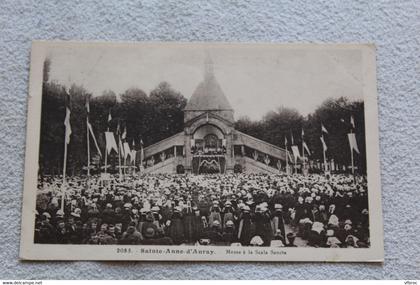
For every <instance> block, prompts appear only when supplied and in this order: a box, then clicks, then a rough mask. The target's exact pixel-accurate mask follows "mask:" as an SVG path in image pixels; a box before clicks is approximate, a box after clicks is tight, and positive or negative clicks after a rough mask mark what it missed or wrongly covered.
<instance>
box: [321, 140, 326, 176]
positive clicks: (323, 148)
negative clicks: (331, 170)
mask: <svg viewBox="0 0 420 285" xmlns="http://www.w3.org/2000/svg"><path fill="white" fill-rule="evenodd" d="M322 141H324V135H322ZM322 154H323V156H324V174H327V159H326V158H325V147H324V145H323V146H322Z"/></svg>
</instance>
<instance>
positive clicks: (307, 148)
mask: <svg viewBox="0 0 420 285" xmlns="http://www.w3.org/2000/svg"><path fill="white" fill-rule="evenodd" d="M303 149H304V150H306V152H307V153H308V154H309V155H311V152H310V151H309V147H308V145H307V144H306V142H303Z"/></svg>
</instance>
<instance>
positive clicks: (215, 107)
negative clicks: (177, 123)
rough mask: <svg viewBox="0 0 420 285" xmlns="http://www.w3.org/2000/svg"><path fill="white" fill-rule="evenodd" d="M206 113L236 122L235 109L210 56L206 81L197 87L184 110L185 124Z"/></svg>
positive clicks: (205, 76) (205, 75) (206, 66)
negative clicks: (217, 75) (227, 96)
mask: <svg viewBox="0 0 420 285" xmlns="http://www.w3.org/2000/svg"><path fill="white" fill-rule="evenodd" d="M205 112H211V113H213V114H217V115H218V116H220V117H222V118H224V119H226V120H228V121H230V122H232V123H233V122H234V118H233V108H232V107H231V105H230V103H229V101H228V99H227V98H226V96H225V94H224V92H223V90H222V88H221V87H220V85H219V83H218V82H217V80H216V77H215V76H214V67H213V61H212V60H211V58H210V57H209V56H207V58H206V60H205V63H204V80H203V81H202V82H201V83H200V84H199V85H198V86H197V88H196V89H195V91H194V93H193V94H192V96H191V98H190V100H189V101H188V103H187V106H186V107H185V109H184V123H185V122H188V121H189V120H191V119H193V118H195V117H197V116H199V115H201V114H202V113H205Z"/></svg>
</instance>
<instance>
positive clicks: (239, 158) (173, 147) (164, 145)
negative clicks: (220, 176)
mask: <svg viewBox="0 0 420 285" xmlns="http://www.w3.org/2000/svg"><path fill="white" fill-rule="evenodd" d="M234 122H235V121H234V110H233V108H232V106H231V105H230V103H229V101H228V99H227V97H226V95H225V94H224V92H223V89H222V87H221V86H220V85H219V83H218V82H217V80H216V77H215V75H214V71H213V64H212V62H211V60H210V59H207V60H206V63H205V71H204V79H203V81H202V82H201V83H200V84H199V85H198V86H197V88H196V89H195V91H194V93H193V94H192V96H191V98H190V99H189V101H188V103H187V105H186V107H185V109H184V130H183V131H182V132H180V133H178V134H175V135H173V136H171V137H169V138H167V139H164V140H162V141H159V142H157V143H155V144H153V145H150V146H148V147H146V148H144V151H143V152H144V158H143V159H142V161H143V165H144V168H143V170H142V171H143V173H194V174H202V173H231V172H251V173H261V172H262V173H269V174H272V173H279V172H280V171H286V170H285V167H286V151H285V150H284V149H282V148H279V147H277V146H275V145H272V144H269V143H267V142H264V141H262V140H259V139H257V138H254V137H252V136H249V135H247V134H244V133H242V132H240V131H238V130H235V128H234ZM290 163H291V162H290V161H289V164H290Z"/></svg>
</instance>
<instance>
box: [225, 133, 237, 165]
mask: <svg viewBox="0 0 420 285" xmlns="http://www.w3.org/2000/svg"><path fill="white" fill-rule="evenodd" d="M233 154H234V152H233V135H232V132H230V133H229V134H227V135H226V155H225V157H226V173H232V172H233V166H234V163H235V158H234V157H233Z"/></svg>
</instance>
